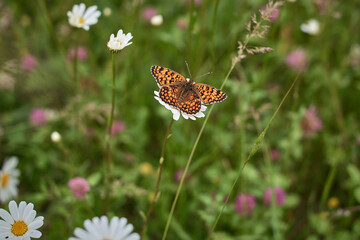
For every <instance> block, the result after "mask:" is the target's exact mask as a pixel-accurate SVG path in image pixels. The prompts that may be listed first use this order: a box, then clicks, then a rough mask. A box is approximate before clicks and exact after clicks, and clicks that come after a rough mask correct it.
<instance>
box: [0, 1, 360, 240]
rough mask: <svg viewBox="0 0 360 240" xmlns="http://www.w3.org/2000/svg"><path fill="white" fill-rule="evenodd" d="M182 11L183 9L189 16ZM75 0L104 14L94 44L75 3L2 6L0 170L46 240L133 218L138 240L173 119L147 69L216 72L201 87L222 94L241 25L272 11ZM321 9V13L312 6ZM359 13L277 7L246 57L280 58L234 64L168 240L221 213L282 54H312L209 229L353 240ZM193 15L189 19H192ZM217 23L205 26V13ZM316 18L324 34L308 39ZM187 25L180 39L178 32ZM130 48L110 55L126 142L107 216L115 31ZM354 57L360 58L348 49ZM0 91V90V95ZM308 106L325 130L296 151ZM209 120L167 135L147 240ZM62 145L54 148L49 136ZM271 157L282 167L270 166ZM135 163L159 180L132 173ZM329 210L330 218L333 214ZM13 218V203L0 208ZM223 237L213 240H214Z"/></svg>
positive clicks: (285, 79) (191, 234)
mask: <svg viewBox="0 0 360 240" xmlns="http://www.w3.org/2000/svg"><path fill="white" fill-rule="evenodd" d="M189 2H190V1H189ZM189 2H186V1H140V0H139V1H110V0H105V1H85V4H86V5H87V6H91V5H94V4H96V5H97V6H98V8H99V10H100V11H102V10H103V9H104V8H106V7H107V8H110V9H111V15H110V16H104V14H102V16H101V17H100V18H99V22H98V23H97V24H96V25H94V26H91V27H90V30H89V31H84V30H82V29H74V28H72V27H70V25H69V24H68V19H67V16H66V12H67V11H69V10H71V8H72V5H73V4H75V3H78V2H74V1H59V0H54V1H44V0H36V1H25V0H17V1H8V0H5V1H4V2H3V3H0V19H1V24H0V53H1V54H0V63H1V65H0V66H1V67H0V69H1V74H0V78H2V79H4V78H5V77H4V76H5V75H6V76H10V77H11V78H12V79H13V80H14V85H13V88H11V89H10V90H9V89H0V127H1V129H2V131H1V132H0V161H3V160H5V158H6V157H9V156H13V155H15V156H18V157H19V168H20V170H21V178H20V185H19V196H18V197H17V198H16V200H17V201H20V200H25V201H27V202H33V203H34V204H35V208H36V210H37V212H38V214H39V215H42V216H44V217H45V224H44V226H43V227H42V228H41V231H42V233H43V237H42V239H67V238H68V237H70V236H73V230H74V229H75V227H82V226H83V221H84V220H85V219H90V218H93V217H94V216H101V215H102V214H106V215H108V216H110V217H111V216H115V215H116V216H119V217H122V216H124V217H127V218H128V219H129V222H131V223H132V224H133V225H134V227H135V231H136V232H140V230H141V225H142V222H143V219H142V217H141V212H145V213H146V211H147V209H148V207H149V204H150V200H149V199H150V198H151V196H152V194H153V191H154V189H155V182H156V178H157V172H156V168H157V166H158V162H159V157H160V152H161V147H162V142H163V139H164V135H165V131H166V129H167V126H168V124H169V122H170V120H171V117H172V115H171V113H170V111H168V110H166V109H165V108H164V107H162V106H161V105H160V104H158V102H157V101H156V100H154V98H153V96H154V94H153V91H154V90H157V89H158V87H157V85H156V82H155V80H154V79H153V77H152V76H151V74H150V71H149V70H150V66H151V65H161V66H164V67H168V68H171V69H174V70H175V71H177V72H179V73H181V74H183V75H185V76H188V73H187V69H186V65H185V63H184V61H185V60H186V61H188V63H189V66H190V70H191V73H192V75H193V76H199V75H201V74H203V73H205V72H208V71H212V72H213V74H211V75H208V76H206V77H204V78H200V79H198V80H196V81H200V82H204V83H207V84H210V85H213V86H215V87H220V85H221V83H222V81H223V79H224V78H225V76H226V73H227V72H228V70H229V68H230V66H231V61H232V58H233V57H234V56H236V52H237V46H238V44H237V42H238V41H243V40H244V39H245V35H246V34H247V31H246V29H245V26H246V24H247V23H248V22H249V21H250V17H251V15H252V14H253V13H254V12H257V11H258V9H260V8H261V7H263V6H264V5H265V4H266V2H265V1H260V0H256V1H255V0H251V1H218V7H215V6H216V2H217V1H211V0H203V1H201V4H199V5H196V4H195V5H192V4H189ZM321 2H324V4H325V8H324V9H321V8H320V7H319V4H320V3H321ZM148 6H154V7H155V8H156V9H157V11H158V12H159V13H160V14H162V15H163V17H164V22H163V24H162V25H161V26H158V27H155V26H152V25H150V24H149V23H147V22H146V21H145V20H144V18H143V17H142V11H143V10H144V8H145V7H148ZM359 10H360V4H359V2H358V1H356V0H349V1H346V3H345V2H343V1H336V0H333V1H321V0H320V1H311V0H301V1H300V0H298V1H295V2H286V3H285V4H284V5H283V6H282V8H281V10H280V16H279V18H278V19H277V20H276V21H275V22H274V23H272V27H271V29H270V31H269V33H268V34H267V37H266V38H265V39H261V40H256V41H253V42H251V43H250V45H252V46H269V47H271V48H273V49H274V51H272V52H270V53H267V54H264V55H255V56H251V55H249V56H247V58H245V59H243V60H242V62H241V64H238V65H236V67H235V69H234V71H233V72H232V74H231V75H230V78H229V80H228V81H227V83H226V85H225V87H224V91H225V92H226V93H227V95H228V98H227V99H226V101H224V102H222V103H219V104H217V105H216V106H215V108H214V111H213V112H212V115H211V116H210V119H209V121H208V123H207V125H206V128H205V131H204V133H203V135H202V137H201V139H200V142H199V145H198V148H197V149H196V152H195V156H194V159H193V162H192V165H191V166H190V172H189V177H188V180H187V181H186V182H185V186H184V188H183V191H182V193H181V195H180V198H179V202H178V204H177V207H176V210H175V215H174V218H173V221H172V224H171V227H170V231H169V235H168V239H186V240H187V239H189V240H190V239H204V238H206V237H207V236H208V234H209V232H210V229H211V226H212V223H213V221H214V219H215V217H216V216H217V214H218V213H219V210H220V208H221V206H222V204H223V199H224V197H226V196H227V194H228V193H229V190H230V188H231V184H232V182H233V180H234V178H235V177H236V176H237V175H238V174H239V169H240V168H241V167H242V166H243V164H244V161H245V159H246V157H247V156H248V154H249V152H250V150H251V147H252V146H253V144H254V142H255V140H256V138H257V136H258V135H259V134H260V132H261V131H262V130H263V129H264V127H265V126H266V124H267V123H268V121H269V119H270V118H271V116H272V114H273V112H274V111H275V109H276V108H277V106H278V105H279V103H280V101H281V99H282V97H283V96H284V94H285V93H286V91H287V90H288V88H289V87H290V85H291V83H292V82H293V81H294V79H295V77H296V75H297V72H296V71H294V70H292V69H291V68H290V67H288V66H287V65H286V64H285V59H286V57H287V55H288V54H289V53H290V52H292V51H293V50H296V49H298V48H300V47H301V48H304V49H305V50H306V54H307V55H306V56H307V61H308V67H307V68H306V70H305V71H304V72H302V73H301V74H300V77H299V81H298V83H297V84H296V85H295V88H294V90H293V91H292V92H291V94H290V96H289V97H288V98H287V99H286V102H285V104H284V105H283V107H282V108H281V110H280V112H279V113H278V115H277V116H276V118H275V120H274V121H273V123H272V126H271V128H270V129H269V131H268V133H267V135H266V137H265V140H264V144H263V145H262V147H261V149H260V151H259V152H258V153H257V154H256V155H254V157H253V158H252V159H251V161H249V162H248V163H247V165H246V167H245V169H244V171H241V172H240V174H241V176H240V181H239V183H238V185H237V186H236V188H235V193H233V194H232V195H231V196H230V202H229V203H228V206H227V207H226V208H225V211H224V213H223V215H222V217H221V219H220V222H219V224H218V226H217V227H216V231H215V235H214V239H222V240H226V239H308V240H316V239H359V237H360V220H358V217H359V212H358V211H359V202H360V170H359V150H360V143H359V137H360V131H359V116H360V108H359V103H360V94H359V92H360V82H359V80H360V71H359V69H360V54H359V47H360V46H359V43H360V34H359V33H360V32H359V31H357V29H358V28H359V24H360V15H359V14H358V12H359ZM190 13H192V15H190ZM214 13H215V14H214ZM310 18H315V19H317V20H318V21H319V23H320V32H319V34H318V35H315V36H312V35H308V34H306V33H303V32H302V31H301V30H300V25H301V24H302V23H304V22H305V21H307V20H308V19H310ZM179 19H183V20H185V21H186V22H187V28H186V29H181V28H179V27H178V26H177V21H178V20H179ZM120 28H121V29H123V30H124V31H125V33H127V32H131V33H132V35H133V36H134V38H133V40H132V41H133V44H132V45H130V46H128V47H126V48H125V49H124V50H123V51H121V53H120V54H118V55H117V66H116V69H117V75H116V107H115V120H119V121H123V122H124V123H125V124H126V128H125V130H124V131H123V132H121V133H119V134H117V135H116V136H114V137H113V138H112V139H111V149H112V150H111V151H112V152H111V155H112V159H113V161H114V169H113V172H114V174H115V179H114V181H113V182H112V183H111V190H110V196H111V198H110V202H109V204H108V206H107V211H106V213H104V211H103V210H104V206H103V203H104V202H103V199H104V195H105V191H106V189H105V187H104V176H105V171H106V167H105V158H104V156H105V133H106V122H107V118H108V115H109V110H110V103H111V79H112V71H111V64H112V62H111V53H110V52H109V51H108V50H107V47H106V43H107V41H108V40H109V37H110V34H111V33H116V32H117V31H118V30H119V29H120ZM76 41H77V42H78V44H79V45H81V46H85V47H86V48H87V50H88V59H87V60H86V61H84V62H79V82H74V81H73V70H72V69H73V67H72V62H71V61H69V60H68V59H67V58H66V55H67V52H68V50H69V49H70V48H72V47H74V46H75V45H76ZM356 49H357V50H356ZM26 54H31V55H33V56H35V57H36V58H37V61H38V65H37V67H36V68H35V69H34V70H33V71H31V72H26V71H23V70H22V68H21V59H22V58H23V57H24V56H25V55H26ZM1 81H2V80H1V79H0V82H1ZM311 105H313V106H316V108H317V111H318V115H319V118H320V119H321V120H322V123H323V128H322V129H321V130H320V131H319V132H316V133H315V134H314V135H312V136H310V137H306V136H303V133H302V128H301V120H302V119H303V116H304V114H305V111H306V109H307V108H309V106H311ZM34 108H44V109H47V110H51V111H52V112H53V117H52V118H51V120H49V121H48V122H47V123H46V125H44V126H41V127H34V126H32V125H31V124H30V123H29V120H28V119H29V114H30V113H31V111H32V109H34ZM203 121H204V119H198V120H196V121H191V120H185V119H183V118H180V120H179V121H176V122H175V123H174V124H173V126H172V129H171V137H170V138H169V141H168V144H167V149H166V154H165V163H164V169H163V176H162V180H161V185H160V191H161V195H160V197H159V199H158V202H157V204H156V206H155V209H154V213H153V214H152V216H151V219H150V221H149V224H148V231H147V235H146V236H145V237H144V239H161V236H162V233H163V230H164V227H165V223H166V220H167V217H168V214H169V211H170V207H171V204H172V201H173V198H174V194H175V192H176V189H177V186H178V182H176V181H174V174H175V173H176V172H177V171H178V170H181V169H183V168H184V167H185V164H186V161H187V159H188V157H189V154H190V152H191V149H192V147H193V145H194V142H195V139H196V137H197V134H198V132H199V130H200V127H201V125H202V123H203ZM53 131H58V132H59V133H60V134H61V135H62V141H61V143H60V144H57V143H53V142H51V140H50V135H51V133H52V132H53ZM272 149H277V150H279V152H280V157H279V159H278V160H277V161H274V160H273V159H272V158H271V154H270V152H271V150H272ZM144 163H149V164H151V166H152V167H153V169H152V171H151V172H150V173H149V174H145V173H144V172H142V171H141V169H142V168H144V166H146V165H144ZM76 176H81V177H84V178H86V179H87V180H88V181H89V183H90V186H91V190H90V192H89V193H88V196H87V198H86V199H84V200H78V199H75V198H74V197H73V195H72V194H71V191H70V189H69V187H68V186H67V183H68V181H69V180H70V179H71V178H73V177H76ZM270 186H280V187H282V188H283V189H284V190H285V192H286V201H285V204H284V205H282V206H267V205H266V204H264V201H263V198H264V192H265V189H266V188H268V187H270ZM240 193H247V194H252V195H254V196H255V197H256V206H255V208H254V211H253V212H252V214H251V215H250V216H244V215H241V214H239V213H238V212H236V211H235V208H234V202H235V201H236V195H237V194H240ZM331 197H336V198H337V199H338V200H339V202H340V204H339V206H336V207H335V208H333V207H331V206H330V205H328V200H329V199H330V198H331ZM1 206H2V208H5V209H7V203H4V204H3V205H1ZM219 235H220V236H221V237H218V236H219Z"/></svg>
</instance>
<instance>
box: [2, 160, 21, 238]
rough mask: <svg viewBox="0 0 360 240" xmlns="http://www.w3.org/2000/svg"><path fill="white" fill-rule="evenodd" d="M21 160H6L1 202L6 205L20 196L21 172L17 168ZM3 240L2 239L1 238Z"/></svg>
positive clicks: (3, 168) (3, 169) (3, 171)
mask: <svg viewBox="0 0 360 240" xmlns="http://www.w3.org/2000/svg"><path fill="white" fill-rule="evenodd" d="M18 162H19V160H18V158H17V157H10V158H8V159H6V160H5V162H4V164H3V167H2V169H1V170H0V202H2V203H4V202H7V201H8V200H10V199H11V198H12V197H16V196H17V194H18V189H17V186H18V185H19V179H18V177H19V175H20V171H19V170H18V169H17V168H16V166H17V164H18ZM0 239H1V238H0Z"/></svg>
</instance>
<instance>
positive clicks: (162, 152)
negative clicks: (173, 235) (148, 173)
mask: <svg viewBox="0 0 360 240" xmlns="http://www.w3.org/2000/svg"><path fill="white" fill-rule="evenodd" d="M173 123H174V119H173V118H172V119H171V122H170V124H169V126H168V128H167V130H166V134H165V138H164V143H163V146H162V150H161V157H160V160H159V168H158V178H157V181H156V186H155V192H154V198H153V199H152V201H151V204H150V207H149V210H148V211H147V213H146V217H145V220H144V223H143V225H142V229H141V235H140V236H141V238H142V237H143V236H144V234H145V231H146V227H147V223H148V221H149V218H150V215H151V213H152V211H153V209H154V206H155V204H156V202H157V199H158V194H159V186H160V180H161V173H162V168H163V165H164V155H165V149H166V144H167V141H168V139H169V137H170V129H171V126H172V125H173Z"/></svg>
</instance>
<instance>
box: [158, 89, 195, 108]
mask: <svg viewBox="0 0 360 240" xmlns="http://www.w3.org/2000/svg"><path fill="white" fill-rule="evenodd" d="M159 97H160V99H161V100H163V101H164V102H165V103H167V104H169V105H171V106H173V107H175V108H178V109H180V110H181V111H183V112H185V113H187V114H196V113H198V112H199V111H200V109H201V100H200V97H199V96H198V94H197V93H196V92H195V91H187V92H186V93H184V88H183V86H182V85H179V84H174V85H168V86H163V87H162V88H161V89H160V92H159Z"/></svg>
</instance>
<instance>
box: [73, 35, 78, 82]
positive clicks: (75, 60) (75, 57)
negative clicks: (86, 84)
mask: <svg viewBox="0 0 360 240" xmlns="http://www.w3.org/2000/svg"><path fill="white" fill-rule="evenodd" d="M78 32H79V31H77V29H76V30H75V48H74V51H75V52H74V63H73V64H74V66H73V67H74V73H73V74H74V82H75V83H77V81H78V80H77V78H78V51H77V49H78Z"/></svg>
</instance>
